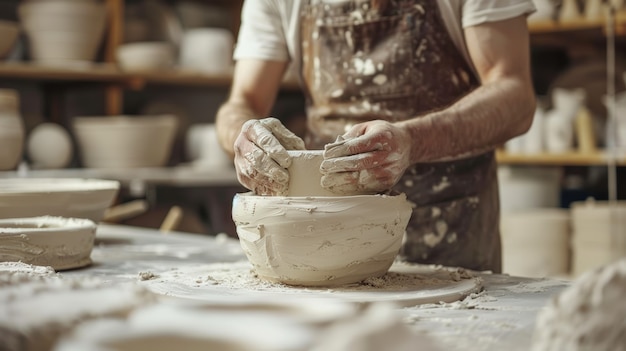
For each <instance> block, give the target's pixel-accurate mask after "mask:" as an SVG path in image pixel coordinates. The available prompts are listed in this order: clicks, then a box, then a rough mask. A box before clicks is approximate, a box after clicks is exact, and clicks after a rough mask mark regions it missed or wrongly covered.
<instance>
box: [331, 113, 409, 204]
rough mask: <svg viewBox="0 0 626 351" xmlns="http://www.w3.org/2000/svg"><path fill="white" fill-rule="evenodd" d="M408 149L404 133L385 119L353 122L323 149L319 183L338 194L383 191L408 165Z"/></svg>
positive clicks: (396, 180) (407, 141)
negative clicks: (343, 133) (354, 123)
mask: <svg viewBox="0 0 626 351" xmlns="http://www.w3.org/2000/svg"><path fill="white" fill-rule="evenodd" d="M409 151H410V140H408V135H407V133H406V132H405V131H403V130H402V129H400V128H398V127H396V126H395V125H393V124H391V123H389V122H385V121H372V122H366V123H362V124H359V125H356V126H354V127H353V128H352V129H351V130H350V131H349V132H348V133H346V134H345V135H344V136H343V138H339V139H338V141H337V142H335V143H331V144H328V145H326V147H325V148H324V161H323V162H322V164H321V166H320V171H321V172H322V186H323V187H325V188H326V189H328V190H330V191H333V192H335V193H339V194H350V193H353V194H354V193H366V192H367V193H369V192H379V191H384V190H387V189H389V188H391V187H392V186H394V185H395V184H396V183H397V182H398V180H399V179H400V177H401V176H402V174H403V173H404V171H405V170H406V168H407V167H408V165H409Z"/></svg>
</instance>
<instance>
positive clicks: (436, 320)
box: [62, 225, 569, 351]
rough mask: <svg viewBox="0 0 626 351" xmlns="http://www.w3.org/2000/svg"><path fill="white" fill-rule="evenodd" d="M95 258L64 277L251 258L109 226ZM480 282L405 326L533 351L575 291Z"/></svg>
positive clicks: (513, 280)
mask: <svg viewBox="0 0 626 351" xmlns="http://www.w3.org/2000/svg"><path fill="white" fill-rule="evenodd" d="M92 259H93V261H94V262H93V264H92V265H91V266H88V267H85V268H82V269H77V270H72V271H67V272H62V275H63V276H67V277H74V278H80V277H85V278H94V277H96V278H99V279H104V280H107V281H111V282H122V281H139V280H140V279H139V275H140V273H142V272H151V273H154V274H156V275H160V274H163V273H166V272H168V271H171V270H173V269H183V268H185V267H194V266H196V267H197V266H199V265H203V264H210V263H229V262H231V263H235V262H241V261H242V260H245V256H244V254H243V251H242V250H241V248H240V246H239V243H238V241H237V240H235V239H232V238H225V237H217V238H215V237H207V236H200V235H193V234H186V233H169V234H163V233H161V232H159V231H157V230H151V229H142V228H137V227H127V226H115V225H101V226H100V227H99V229H98V233H97V240H96V246H95V248H94V251H93V253H92ZM480 277H481V278H482V279H483V286H484V291H482V292H480V293H478V294H473V295H471V296H469V297H467V298H466V299H464V300H463V301H459V302H454V303H447V304H445V303H441V304H430V305H421V306H415V307H408V308H399V310H400V311H401V313H404V314H405V316H406V317H405V318H404V319H403V320H404V322H405V323H407V324H408V325H409V326H410V327H411V328H413V329H414V330H417V331H420V332H424V333H426V334H428V336H430V337H432V338H433V339H436V340H437V341H438V343H439V344H440V345H441V346H442V347H443V349H446V350H464V351H467V350H507V351H514V350H528V349H529V347H530V343H531V339H532V333H533V329H534V325H535V319H536V316H537V313H538V312H539V310H540V309H541V308H542V307H544V306H545V305H546V304H547V303H548V301H549V299H550V298H551V296H553V295H555V294H557V293H558V292H560V291H561V290H562V289H563V288H565V287H567V286H568V285H569V283H568V282H565V281H559V280H553V279H531V278H521V277H511V276H508V275H492V274H480Z"/></svg>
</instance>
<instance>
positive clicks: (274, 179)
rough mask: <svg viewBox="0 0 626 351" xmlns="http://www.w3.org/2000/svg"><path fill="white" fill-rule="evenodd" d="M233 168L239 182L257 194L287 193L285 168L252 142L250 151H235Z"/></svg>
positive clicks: (277, 194)
mask: <svg viewBox="0 0 626 351" xmlns="http://www.w3.org/2000/svg"><path fill="white" fill-rule="evenodd" d="M235 168H236V169H237V179H238V180H239V182H240V183H241V184H242V185H243V186H245V187H246V188H248V189H250V190H252V191H253V192H254V193H255V194H257V195H270V196H280V195H285V194H286V193H287V188H288V185H289V173H288V172H287V170H286V169H284V168H283V167H281V166H280V165H279V164H278V163H276V161H274V160H272V159H271V158H270V157H269V155H268V154H266V153H265V152H263V150H261V149H260V148H258V147H257V146H256V145H254V144H252V150H251V151H248V152H242V153H241V154H237V153H236V155H235Z"/></svg>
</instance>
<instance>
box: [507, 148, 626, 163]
mask: <svg viewBox="0 0 626 351" xmlns="http://www.w3.org/2000/svg"><path fill="white" fill-rule="evenodd" d="M496 157H497V159H498V163H500V164H507V165H537V166H606V165H607V164H608V163H609V160H610V158H609V156H608V155H607V154H605V153H600V152H598V153H592V154H582V153H577V152H572V153H565V154H538V155H526V154H509V153H506V152H504V151H498V152H497V153H496ZM616 164H617V165H619V166H626V158H622V159H619V160H617V162H616Z"/></svg>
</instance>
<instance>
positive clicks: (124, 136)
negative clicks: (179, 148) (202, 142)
mask: <svg viewBox="0 0 626 351" xmlns="http://www.w3.org/2000/svg"><path fill="white" fill-rule="evenodd" d="M73 125H74V132H75V135H76V139H77V142H78V147H79V149H80V153H81V159H82V162H83V165H84V166H85V167H88V168H141V167H162V166H165V165H166V163H167V161H168V160H169V156H170V153H171V151H172V146H173V144H174V138H175V136H176V128H177V126H178V120H177V118H176V116H173V115H162V116H111V117H78V118H75V119H74V122H73Z"/></svg>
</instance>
